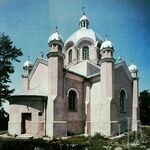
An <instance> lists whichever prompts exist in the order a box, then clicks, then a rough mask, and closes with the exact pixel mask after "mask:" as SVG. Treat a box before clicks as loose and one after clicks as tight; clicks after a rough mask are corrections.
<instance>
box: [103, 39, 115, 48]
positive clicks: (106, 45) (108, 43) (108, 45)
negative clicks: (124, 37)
mask: <svg viewBox="0 0 150 150" xmlns="http://www.w3.org/2000/svg"><path fill="white" fill-rule="evenodd" d="M106 47H110V48H113V45H112V43H111V42H110V41H108V40H106V41H104V42H103V43H102V45H101V49H103V48H106Z"/></svg>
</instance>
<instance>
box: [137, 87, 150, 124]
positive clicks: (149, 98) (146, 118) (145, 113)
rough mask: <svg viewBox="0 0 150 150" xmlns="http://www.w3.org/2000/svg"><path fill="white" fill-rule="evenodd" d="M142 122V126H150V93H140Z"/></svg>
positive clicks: (146, 91) (145, 91)
mask: <svg viewBox="0 0 150 150" xmlns="http://www.w3.org/2000/svg"><path fill="white" fill-rule="evenodd" d="M139 100H140V120H141V124H142V125H150V92H149V91H148V90H144V91H142V92H140V97H139Z"/></svg>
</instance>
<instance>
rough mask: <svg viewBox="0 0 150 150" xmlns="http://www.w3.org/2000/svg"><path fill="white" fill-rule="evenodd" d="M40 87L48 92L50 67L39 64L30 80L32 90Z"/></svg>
mask: <svg viewBox="0 0 150 150" xmlns="http://www.w3.org/2000/svg"><path fill="white" fill-rule="evenodd" d="M38 86H40V87H41V88H44V89H45V90H46V91H47V90H48V66H46V65H44V64H42V63H39V64H38V66H37V68H36V70H35V72H34V74H33V76H32V78H31V79H30V89H32V88H36V87H38Z"/></svg>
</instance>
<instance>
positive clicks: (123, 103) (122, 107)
mask: <svg viewBox="0 0 150 150" xmlns="http://www.w3.org/2000/svg"><path fill="white" fill-rule="evenodd" d="M126 99H127V96H126V92H125V90H123V89H122V90H121V91H120V112H125V111H126Z"/></svg>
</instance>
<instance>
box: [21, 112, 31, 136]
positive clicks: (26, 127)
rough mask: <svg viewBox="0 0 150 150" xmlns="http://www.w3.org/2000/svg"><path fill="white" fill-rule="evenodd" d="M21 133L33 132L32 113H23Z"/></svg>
mask: <svg viewBox="0 0 150 150" xmlns="http://www.w3.org/2000/svg"><path fill="white" fill-rule="evenodd" d="M21 133H22V134H25V133H27V134H31V113H22V124H21Z"/></svg>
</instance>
